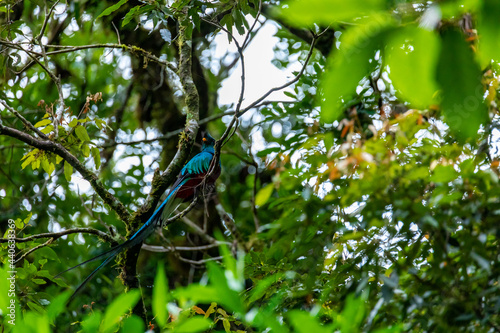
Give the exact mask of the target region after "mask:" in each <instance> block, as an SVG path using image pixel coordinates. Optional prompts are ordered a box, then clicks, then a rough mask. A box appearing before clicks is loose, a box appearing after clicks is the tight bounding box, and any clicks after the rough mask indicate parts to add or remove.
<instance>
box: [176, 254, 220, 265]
mask: <svg viewBox="0 0 500 333" xmlns="http://www.w3.org/2000/svg"><path fill="white" fill-rule="evenodd" d="M178 258H179V260H181V261H184V262H187V263H189V264H193V265H203V264H206V263H207V262H209V261H216V260H222V259H223V258H222V257H221V256H219V257H212V258H207V259H201V260H191V259H186V258H183V257H181V256H179V257H178Z"/></svg>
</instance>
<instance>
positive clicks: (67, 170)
mask: <svg viewBox="0 0 500 333" xmlns="http://www.w3.org/2000/svg"><path fill="white" fill-rule="evenodd" d="M72 174H73V167H72V166H71V164H69V163H68V162H64V177H65V178H66V180H67V181H68V182H70V181H71V175H72Z"/></svg>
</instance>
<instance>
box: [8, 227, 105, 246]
mask: <svg viewBox="0 0 500 333" xmlns="http://www.w3.org/2000/svg"><path fill="white" fill-rule="evenodd" d="M70 234H92V235H96V236H98V237H99V238H102V239H104V240H105V241H107V242H114V239H113V238H111V236H110V235H108V234H107V233H105V232H102V231H100V230H97V229H93V228H74V229H66V230H63V231H59V232H47V233H43V234H36V235H31V236H28V237H24V238H19V237H16V238H10V239H13V240H14V241H16V243H26V242H31V241H33V240H35V239H39V238H52V239H53V240H56V239H58V238H60V237H62V236H66V235H70ZM10 239H9V238H0V244H1V243H7V242H8V241H9V240H10Z"/></svg>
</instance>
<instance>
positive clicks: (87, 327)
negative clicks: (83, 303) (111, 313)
mask: <svg viewBox="0 0 500 333" xmlns="http://www.w3.org/2000/svg"><path fill="white" fill-rule="evenodd" d="M101 317H102V313H101V312H99V311H94V312H92V314H91V315H90V316H89V317H87V318H86V319H85V320H84V321H83V322H82V328H83V331H84V332H87V333H95V332H99V324H100V323H101Z"/></svg>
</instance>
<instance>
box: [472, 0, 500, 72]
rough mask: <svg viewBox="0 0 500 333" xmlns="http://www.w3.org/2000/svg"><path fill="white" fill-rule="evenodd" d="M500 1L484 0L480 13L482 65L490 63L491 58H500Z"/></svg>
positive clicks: (479, 50) (479, 51)
mask: <svg viewBox="0 0 500 333" xmlns="http://www.w3.org/2000/svg"><path fill="white" fill-rule="evenodd" d="M499 16H500V1H497V0H483V1H482V8H481V12H480V14H479V15H478V24H477V29H478V33H479V44H478V54H479V57H480V59H481V65H482V66H481V67H482V68H484V67H486V66H487V65H488V64H490V62H491V60H496V61H497V62H498V61H499V60H500V25H499V24H498V17H499Z"/></svg>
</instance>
